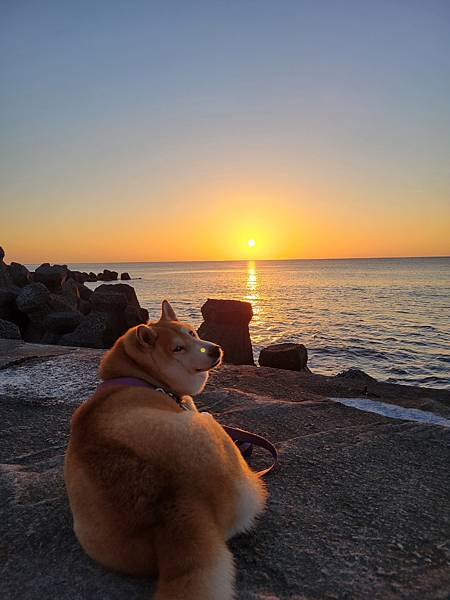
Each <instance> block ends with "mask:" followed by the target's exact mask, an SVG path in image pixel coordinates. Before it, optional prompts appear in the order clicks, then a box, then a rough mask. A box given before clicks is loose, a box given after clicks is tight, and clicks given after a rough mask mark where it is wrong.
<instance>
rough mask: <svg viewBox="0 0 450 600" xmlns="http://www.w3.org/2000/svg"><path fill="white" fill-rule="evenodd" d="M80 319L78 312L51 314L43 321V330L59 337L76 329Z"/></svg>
mask: <svg viewBox="0 0 450 600" xmlns="http://www.w3.org/2000/svg"><path fill="white" fill-rule="evenodd" d="M81 319H82V315H81V313H79V312H55V313H51V314H49V315H48V316H47V318H46V319H45V329H46V330H48V331H51V332H52V333H56V334H59V335H63V334H65V333H71V332H72V331H74V330H75V329H76V328H77V327H78V325H79V324H80V321H81Z"/></svg>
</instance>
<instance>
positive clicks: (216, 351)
mask: <svg viewBox="0 0 450 600" xmlns="http://www.w3.org/2000/svg"><path fill="white" fill-rule="evenodd" d="M208 354H209V356H211V358H219V356H220V346H212V347H211V348H209V350H208Z"/></svg>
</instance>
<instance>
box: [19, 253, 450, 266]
mask: <svg viewBox="0 0 450 600" xmlns="http://www.w3.org/2000/svg"><path fill="white" fill-rule="evenodd" d="M443 258H448V259H450V254H443V255H429V256H352V257H339V258H250V257H249V258H230V259H228V258H226V259H193V260H121V261H115V260H98V261H92V260H90V261H83V260H66V261H49V260H46V261H45V262H47V263H50V264H67V265H70V264H76V265H99V264H106V265H108V264H109V265H111V264H114V265H130V264H186V263H230V262H233V263H248V262H255V263H263V262H299V261H303V262H312V261H314V262H325V261H336V262H338V261H358V260H427V259H443ZM23 264H25V265H29V266H33V265H38V266H39V265H41V264H44V263H42V262H25V263H23Z"/></svg>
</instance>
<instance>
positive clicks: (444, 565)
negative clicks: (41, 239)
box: [0, 341, 450, 600]
mask: <svg viewBox="0 0 450 600" xmlns="http://www.w3.org/2000/svg"><path fill="white" fill-rule="evenodd" d="M101 354H102V351H96V350H87V349H73V348H65V347H64V348H59V347H56V346H36V345H29V344H21V343H18V342H14V341H7V342H6V343H5V342H0V439H1V442H0V568H1V578H0V596H1V597H2V598H5V599H8V600H16V599H17V600H19V599H20V600H41V599H42V598H57V599H58V600H64V599H65V598H67V599H68V600H69V599H70V600H94V599H97V598H108V599H111V600H122V599H123V600H125V599H126V600H141V599H142V600H144V599H145V600H148V598H149V597H151V590H152V582H151V581H148V580H140V579H133V578H128V577H122V576H120V575H117V574H114V573H110V572H107V571H105V570H104V569H102V568H101V567H99V566H98V565H96V564H95V563H93V562H92V561H91V560H90V559H89V558H88V557H87V556H85V554H84V553H83V551H82V550H81V548H80V547H79V546H78V544H77V541H76V539H75V537H74V535H73V533H72V523H71V516H70V512H69V510H68V506H67V501H66V496H65V492H64V486H63V481H62V461H63V453H64V449H65V446H66V443H67V439H68V435H69V420H70V416H71V413H72V412H73V410H74V408H75V406H77V405H78V404H79V403H80V402H82V401H83V400H84V399H85V398H86V397H88V396H89V394H90V393H92V391H93V390H94V389H95V387H96V384H97V375H96V371H97V366H98V361H99V358H100V356H101ZM358 394H359V396H360V395H361V385H360V384H358V383H357V382H356V383H355V382H354V381H342V380H341V381H340V382H338V381H337V380H335V378H329V377H321V376H317V375H307V374H301V373H289V372H287V371H283V372H282V373H281V374H280V373H279V372H278V371H277V370H275V369H264V368H256V367H232V366H227V367H224V368H222V369H221V370H220V371H218V372H217V373H215V374H214V375H213V377H211V382H210V385H209V386H208V388H207V392H205V393H204V394H203V395H202V397H201V398H200V399H199V401H198V404H199V405H200V406H201V407H204V408H207V409H208V410H209V411H210V412H212V413H213V414H214V415H215V417H216V418H217V419H218V420H219V421H220V422H222V423H224V424H229V425H237V426H241V427H244V428H247V429H251V430H253V431H256V432H258V433H261V434H262V435H266V436H268V437H270V438H271V439H272V440H273V441H274V442H275V443H276V444H277V446H278V448H279V450H280V461H281V464H280V468H279V469H278V470H277V471H275V472H274V473H273V475H272V476H271V477H270V478H269V479H268V486H269V491H270V500H269V505H268V510H267V512H266V514H265V515H264V516H263V517H262V518H261V520H260V522H259V524H258V526H257V528H256V529H255V530H254V531H253V532H252V533H250V534H248V535H241V536H239V537H237V538H235V539H234V540H232V543H231V547H232V550H233V552H234V554H235V557H236V565H237V571H238V578H237V589H238V596H237V597H238V600H269V599H270V600H275V599H276V600H288V599H291V600H292V599H295V600H299V599H302V600H305V599H307V600H313V599H314V600H317V599H322V598H323V599H342V600H344V599H361V600H362V599H368V598H370V599H380V600H381V599H383V600H389V599H400V598H402V599H404V598H408V599H417V600H424V599H425V598H427V600H438V599H439V600H444V598H447V597H448V595H449V594H450V542H449V540H450V520H449V517H448V492H449V489H450V488H449V486H450V477H449V470H448V465H449V462H450V461H449V459H450V433H449V429H448V428H445V427H441V426H439V425H428V424H417V423H414V422H410V421H407V420H404V421H402V420H400V421H399V420H393V419H389V418H386V417H384V416H381V415H378V414H375V413H368V412H363V411H361V410H356V409H355V408H351V407H348V406H344V405H342V404H338V403H335V402H332V401H331V400H329V399H328V398H329V396H340V397H351V396H357V395H358ZM368 394H369V396H368V397H370V394H372V397H376V398H377V399H378V400H380V401H383V402H388V403H396V404H398V405H399V406H402V405H404V406H410V407H412V408H424V405H426V404H427V403H428V405H429V406H428V410H430V407H431V409H432V411H433V412H435V413H436V414H443V415H444V414H445V413H448V409H449V406H450V393H449V392H446V391H443V390H429V389H420V388H409V387H407V386H392V385H389V384H374V385H373V386H369V390H368ZM266 460H267V457H266V456H265V455H264V454H263V453H259V452H256V453H255V457H254V459H253V464H254V466H255V467H258V466H260V465H262V464H264V463H265V461H266Z"/></svg>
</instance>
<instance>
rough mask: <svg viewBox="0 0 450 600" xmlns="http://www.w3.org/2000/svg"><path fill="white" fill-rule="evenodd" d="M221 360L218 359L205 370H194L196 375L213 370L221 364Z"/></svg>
mask: <svg viewBox="0 0 450 600" xmlns="http://www.w3.org/2000/svg"><path fill="white" fill-rule="evenodd" d="M221 360H222V359H221V358H220V357H219V358H218V359H217V360H216V361H215V362H214V363H213V364H212V365H210V366H209V367H208V368H206V369H195V370H196V372H197V373H204V372H205V371H210V370H211V369H214V367H217V365H218V364H220V362H221Z"/></svg>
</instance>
